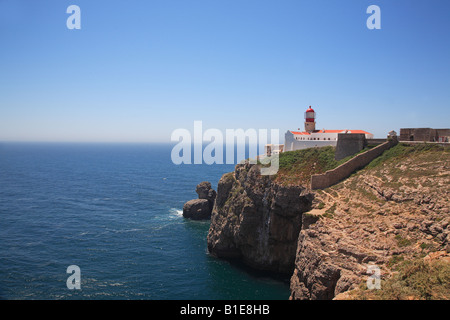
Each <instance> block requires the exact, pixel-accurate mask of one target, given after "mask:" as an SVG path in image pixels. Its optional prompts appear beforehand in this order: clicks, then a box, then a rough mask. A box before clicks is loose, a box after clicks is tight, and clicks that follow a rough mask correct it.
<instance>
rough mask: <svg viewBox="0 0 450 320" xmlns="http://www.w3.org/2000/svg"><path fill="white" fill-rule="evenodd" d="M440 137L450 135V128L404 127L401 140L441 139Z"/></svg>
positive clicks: (401, 131)
mask: <svg viewBox="0 0 450 320" xmlns="http://www.w3.org/2000/svg"><path fill="white" fill-rule="evenodd" d="M440 137H450V129H447V128H446V129H432V128H402V129H400V141H439V138H440Z"/></svg>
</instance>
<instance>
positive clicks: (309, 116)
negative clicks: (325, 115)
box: [284, 107, 373, 151]
mask: <svg viewBox="0 0 450 320" xmlns="http://www.w3.org/2000/svg"><path fill="white" fill-rule="evenodd" d="M339 133H346V134H352V133H363V134H365V135H366V139H373V134H371V133H369V132H367V131H364V130H325V129H323V130H316V112H315V111H314V110H313V109H312V108H311V107H309V108H308V109H307V110H306V112H305V131H287V132H286V134H285V135H284V151H294V150H300V149H306V148H313V147H325V146H334V147H335V146H336V144H337V140H338V134H339Z"/></svg>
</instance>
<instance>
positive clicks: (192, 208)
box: [183, 181, 216, 220]
mask: <svg viewBox="0 0 450 320" xmlns="http://www.w3.org/2000/svg"><path fill="white" fill-rule="evenodd" d="M195 191H196V192H197V194H198V199H194V200H190V201H188V202H186V203H185V204H184V206H183V217H185V218H188V219H192V220H205V219H209V218H211V212H212V209H213V206H214V200H215V198H216V191H215V190H214V189H212V188H211V183H209V182H208V181H203V182H201V183H200V184H198V185H197V188H196V190H195Z"/></svg>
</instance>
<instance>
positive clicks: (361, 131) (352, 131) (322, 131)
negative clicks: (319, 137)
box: [291, 130, 371, 136]
mask: <svg viewBox="0 0 450 320" xmlns="http://www.w3.org/2000/svg"><path fill="white" fill-rule="evenodd" d="M345 131H346V130H315V131H313V133H345ZM291 132H292V134H296V135H308V136H309V135H311V134H310V133H309V132H305V131H301V132H300V131H291ZM347 133H364V134H371V133H370V132H367V131H364V130H347Z"/></svg>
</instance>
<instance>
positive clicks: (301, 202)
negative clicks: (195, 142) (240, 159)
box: [207, 145, 450, 300]
mask: <svg viewBox="0 0 450 320" xmlns="http://www.w3.org/2000/svg"><path fill="white" fill-rule="evenodd" d="M386 154H388V156H386ZM449 175H450V152H449V150H448V149H446V150H444V149H442V148H441V149H439V148H431V149H430V150H428V149H426V148H422V149H421V147H408V146H403V145H397V146H396V147H394V148H392V149H390V150H389V151H386V152H385V153H384V154H383V155H382V156H381V157H379V158H377V159H376V160H375V161H374V162H372V163H371V164H370V165H369V166H368V167H366V168H365V169H363V170H360V171H359V172H357V173H356V174H354V175H352V176H351V177H350V178H348V179H346V180H344V181H342V182H340V183H338V184H336V185H335V186H332V187H330V188H327V189H325V190H317V191H315V192H312V191H310V190H309V189H307V188H305V187H303V186H300V185H297V186H283V185H280V184H279V183H275V182H274V181H273V179H271V178H270V177H268V176H261V175H259V169H258V167H257V166H254V165H248V164H247V165H238V166H236V170H235V172H232V173H228V174H225V175H224V176H223V177H222V178H221V180H220V182H219V185H218V190H217V197H216V201H215V204H214V208H213V212H212V216H211V226H210V230H209V234H208V238H207V241H208V249H209V251H210V253H212V254H213V255H216V256H218V257H223V258H240V259H241V260H243V261H244V262H245V263H246V264H248V265H250V266H252V267H254V268H257V269H261V270H268V271H275V272H282V273H286V274H289V275H292V276H291V297H290V299H302V300H303V299H312V300H317V299H336V298H337V299H340V298H343V297H344V296H345V295H346V294H348V293H349V292H357V291H358V290H360V293H361V289H360V286H361V284H364V283H366V280H367V279H368V277H369V276H370V275H371V274H370V273H368V267H369V266H376V267H377V268H379V270H380V275H381V280H383V281H385V280H386V281H387V280H389V279H393V278H395V275H396V274H398V271H397V269H396V268H397V267H399V266H400V265H401V264H402V263H403V262H409V261H415V260H417V259H419V260H423V259H424V257H425V258H426V257H429V256H433V257H435V256H437V257H439V259H441V258H442V261H446V263H449V261H450V244H449V243H450V236H449V233H450V209H449V208H450V203H449V199H450V197H449V195H450V189H449V179H448V177H449ZM445 268H447V269H446V270H447V271H446V272H447V273H448V272H449V271H448V270H450V269H449V268H448V265H447V267H445ZM442 281H444V282H443V283H444V285H445V286H447V287H446V288H447V289H445V290H447V291H445V290H444V296H445V295H448V294H450V291H449V290H450V289H449V288H448V283H449V282H450V281H448V280H442V279H441V280H439V281H437V282H442ZM383 283H384V282H383ZM386 283H387V282H386ZM406 283H408V281H406ZM383 286H384V284H383ZM420 286H422V284H421V285H420ZM398 287H399V286H398V285H396V284H394V285H392V286H391V287H390V289H389V290H387V289H386V290H385V291H384V292H385V293H386V291H393V292H394V291H395V288H398ZM392 288H394V289H392ZM382 289H383V288H382ZM398 290H399V292H398V295H397V296H396V297H398V298H408V299H409V298H411V297H413V298H415V295H416V294H417V292H419V295H420V290H422V289H420V290H416V291H414V290H415V289H411V288H409V289H407V290H406V289H405V290H404V288H403V287H402V288H400V289H398ZM408 290H409V291H408ZM366 291H367V290H366ZM375 291H377V290H372V292H375ZM379 292H383V290H379ZM404 292H413V293H412V294H409V296H407V297H406V296H405V295H404ZM430 292H431V293H430V294H431V295H432V294H433V293H432V292H433V288H431V289H430ZM402 294H403V296H402ZM357 295H358V294H357ZM381 296H383V295H381ZM385 296H386V295H385ZM353 298H354V297H353ZM419 298H421V297H419ZM422 298H423V297H422ZM426 298H428V297H426Z"/></svg>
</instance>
